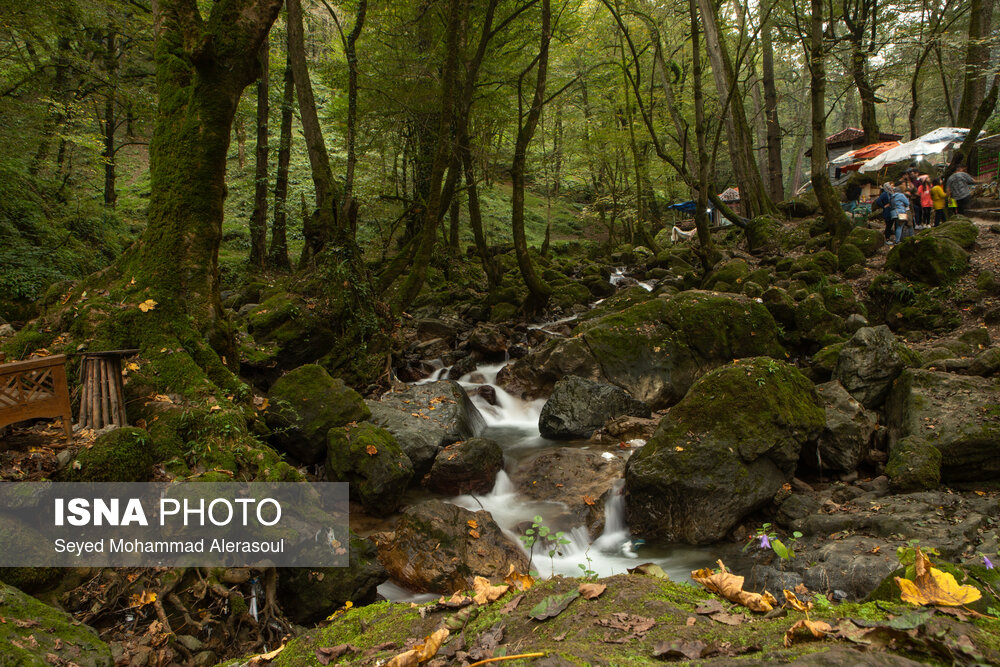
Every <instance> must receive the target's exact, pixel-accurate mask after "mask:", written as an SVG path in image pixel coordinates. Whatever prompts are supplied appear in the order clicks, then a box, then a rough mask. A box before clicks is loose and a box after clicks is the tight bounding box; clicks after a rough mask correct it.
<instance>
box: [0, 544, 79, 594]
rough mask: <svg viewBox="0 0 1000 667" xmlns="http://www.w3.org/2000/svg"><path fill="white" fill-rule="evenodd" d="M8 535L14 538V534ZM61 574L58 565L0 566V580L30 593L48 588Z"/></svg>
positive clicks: (56, 581) (61, 576)
mask: <svg viewBox="0 0 1000 667" xmlns="http://www.w3.org/2000/svg"><path fill="white" fill-rule="evenodd" d="M15 530H17V529H16V528H15ZM3 532H5V531H4V530H3V529H2V528H0V533H3ZM10 537H11V538H13V539H16V538H15V537H14V536H10ZM4 538H8V535H4ZM63 575H64V572H63V570H62V568H58V567H0V582H3V583H5V584H8V585H10V586H13V587H14V588H19V589H20V590H22V591H24V592H26V593H31V594H32V595H34V594H35V593H40V592H42V591H47V590H49V589H50V588H52V587H53V586H55V585H56V584H57V583H58V582H59V581H60V580H61V579H62V578H63Z"/></svg>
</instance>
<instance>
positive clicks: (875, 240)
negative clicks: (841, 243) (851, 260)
mask: <svg viewBox="0 0 1000 667" xmlns="http://www.w3.org/2000/svg"><path fill="white" fill-rule="evenodd" d="M847 241H848V242H850V243H852V244H854V245H856V246H857V247H858V249H859V250H860V251H861V252H863V253H864V255H865V257H871V256H872V255H874V254H875V253H877V252H878V251H879V248H881V247H882V244H883V243H885V239H884V238H883V236H882V232H879V231H876V230H874V229H868V228H867V227H855V228H854V229H852V230H851V233H850V234H848V235H847Z"/></svg>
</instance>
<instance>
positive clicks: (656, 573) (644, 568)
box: [628, 563, 670, 579]
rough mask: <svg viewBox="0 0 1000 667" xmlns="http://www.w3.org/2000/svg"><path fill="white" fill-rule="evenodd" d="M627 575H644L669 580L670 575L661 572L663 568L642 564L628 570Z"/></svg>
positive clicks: (651, 564) (652, 564)
mask: <svg viewBox="0 0 1000 667" xmlns="http://www.w3.org/2000/svg"><path fill="white" fill-rule="evenodd" d="M628 573H629V574H645V575H648V576H650V577H656V578H658V579H670V575H668V574H667V573H666V572H664V571H663V568H662V567H660V566H659V565H657V564H656V563H643V564H642V565H637V566H636V567H633V568H629V571H628Z"/></svg>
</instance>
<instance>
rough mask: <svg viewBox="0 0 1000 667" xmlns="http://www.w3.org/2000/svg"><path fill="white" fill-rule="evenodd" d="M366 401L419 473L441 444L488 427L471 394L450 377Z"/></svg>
mask: <svg viewBox="0 0 1000 667" xmlns="http://www.w3.org/2000/svg"><path fill="white" fill-rule="evenodd" d="M367 404H368V407H369V409H370V410H371V415H372V416H371V421H372V423H374V424H376V425H378V426H381V427H382V428H384V429H385V430H387V431H389V432H390V433H392V435H393V436H394V437H395V438H396V441H397V442H398V443H399V446H400V447H401V448H402V449H403V451H404V452H405V453H406V455H407V456H408V457H409V458H410V461H411V462H412V463H413V469H414V472H415V473H416V474H417V475H420V476H422V475H424V474H425V473H426V472H427V471H428V470H430V467H431V464H432V463H433V462H434V457H435V456H437V453H438V451H440V449H441V448H442V447H444V446H445V445H450V444H451V443H453V442H458V441H459V440H465V439H468V438H474V437H476V436H478V435H480V434H481V433H482V432H483V429H484V428H486V421H485V420H484V419H483V416H482V414H480V412H479V410H478V409H477V408H476V406H475V405H473V404H472V400H471V399H470V398H469V395H468V394H466V393H465V390H464V389H463V388H462V386H461V385H459V384H458V383H457V382H454V381H451V380H441V381H438V382H430V383H428V384H422V385H416V386H412V387H407V388H406V389H405V390H404V391H396V392H390V393H387V394H384V395H383V396H382V398H381V399H380V400H378V401H367Z"/></svg>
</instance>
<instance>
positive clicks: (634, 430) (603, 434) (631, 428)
mask: <svg viewBox="0 0 1000 667" xmlns="http://www.w3.org/2000/svg"><path fill="white" fill-rule="evenodd" d="M659 423H660V418H659V416H657V415H654V416H653V417H651V418H650V419H643V418H642V417H618V418H617V419H609V420H608V421H607V423H605V424H604V428H602V429H600V430H598V431H597V432H596V433H595V434H594V435H593V438H594V439H595V440H597V441H599V442H603V443H606V444H617V443H621V442H627V441H629V440H635V439H640V440H644V441H645V440H649V439H650V438H651V437H653V433H654V432H655V431H656V426H657V425H658V424H659Z"/></svg>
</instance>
